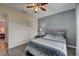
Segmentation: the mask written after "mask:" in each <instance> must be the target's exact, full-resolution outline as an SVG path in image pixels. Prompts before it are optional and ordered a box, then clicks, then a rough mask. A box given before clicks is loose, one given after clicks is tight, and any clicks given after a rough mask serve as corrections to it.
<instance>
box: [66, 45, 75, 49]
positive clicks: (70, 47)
mask: <svg viewBox="0 0 79 59" xmlns="http://www.w3.org/2000/svg"><path fill="white" fill-rule="evenodd" d="M67 47H70V48H76V46H72V45H67Z"/></svg>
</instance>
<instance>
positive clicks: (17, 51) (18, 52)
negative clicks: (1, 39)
mask: <svg viewBox="0 0 79 59" xmlns="http://www.w3.org/2000/svg"><path fill="white" fill-rule="evenodd" d="M26 46H27V45H26V44H24V45H21V46H18V47H15V48H12V49H9V51H8V53H7V52H5V51H4V53H3V54H2V56H8V55H9V56H25V55H26V52H25V48H26ZM74 55H75V49H72V48H68V56H74Z"/></svg>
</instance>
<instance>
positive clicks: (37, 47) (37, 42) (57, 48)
mask: <svg viewBox="0 0 79 59" xmlns="http://www.w3.org/2000/svg"><path fill="white" fill-rule="evenodd" d="M27 51H29V52H30V53H32V54H33V55H35V56H65V55H67V48H66V41H65V40H62V42H60V41H55V40H49V39H43V38H38V39H34V40H32V41H30V42H29V43H28V46H27V48H26V52H27Z"/></svg>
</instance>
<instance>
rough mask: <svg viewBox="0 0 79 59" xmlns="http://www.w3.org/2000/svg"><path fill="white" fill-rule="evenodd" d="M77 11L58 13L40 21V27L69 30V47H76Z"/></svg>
mask: <svg viewBox="0 0 79 59" xmlns="http://www.w3.org/2000/svg"><path fill="white" fill-rule="evenodd" d="M75 14H76V13H75V9H72V10H68V11H65V12H61V13H57V14H54V15H51V16H48V17H44V18H41V19H39V25H40V26H39V27H43V29H48V28H52V29H67V37H68V45H72V46H75V45H76V15H75Z"/></svg>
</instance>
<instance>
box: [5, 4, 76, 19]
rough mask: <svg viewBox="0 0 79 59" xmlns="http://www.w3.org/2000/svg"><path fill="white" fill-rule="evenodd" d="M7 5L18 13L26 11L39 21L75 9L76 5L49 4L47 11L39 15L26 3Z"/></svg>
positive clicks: (40, 12)
mask: <svg viewBox="0 0 79 59" xmlns="http://www.w3.org/2000/svg"><path fill="white" fill-rule="evenodd" d="M5 5H7V6H9V7H11V8H14V9H16V10H18V11H21V12H23V11H24V12H26V13H29V14H30V15H32V16H34V17H36V18H38V19H39V18H43V17H46V16H49V15H53V14H56V13H59V12H63V11H66V10H70V9H73V8H75V4H74V3H48V4H47V8H46V11H39V12H38V13H34V11H33V10H32V9H28V8H26V6H27V5H29V4H27V3H26V4H25V3H19V4H18V3H11V4H5Z"/></svg>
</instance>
